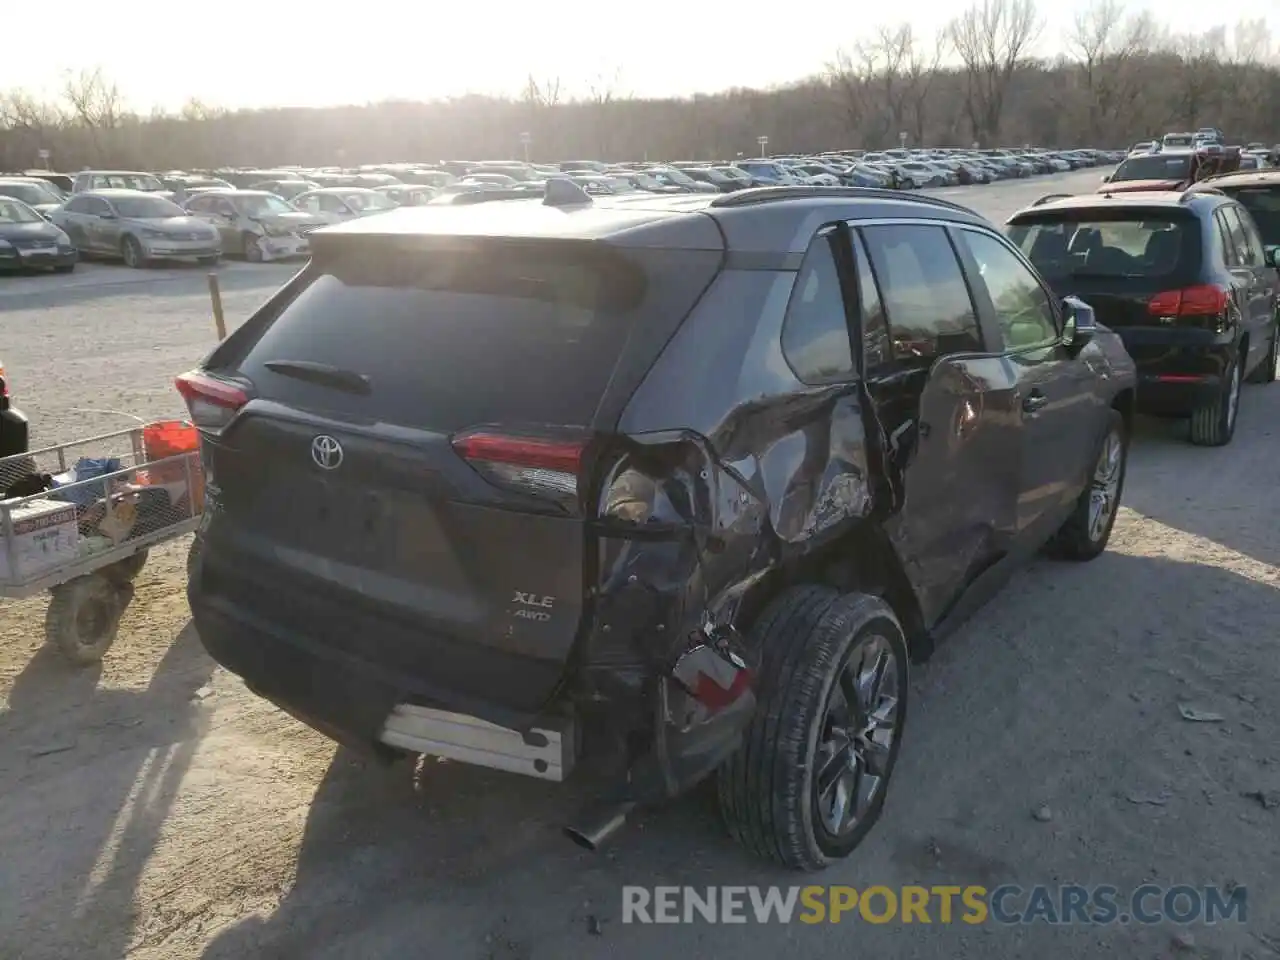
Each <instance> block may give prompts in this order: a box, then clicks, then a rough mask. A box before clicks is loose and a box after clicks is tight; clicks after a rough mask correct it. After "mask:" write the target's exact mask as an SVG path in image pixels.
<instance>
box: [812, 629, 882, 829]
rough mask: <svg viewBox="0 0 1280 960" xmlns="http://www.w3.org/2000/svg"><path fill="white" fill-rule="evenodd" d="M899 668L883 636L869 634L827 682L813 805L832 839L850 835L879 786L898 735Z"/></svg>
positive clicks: (879, 788) (876, 795) (878, 791)
mask: <svg viewBox="0 0 1280 960" xmlns="http://www.w3.org/2000/svg"><path fill="white" fill-rule="evenodd" d="M900 676H901V674H900V672H899V669H898V663H897V659H896V657H895V656H894V653H893V648H892V647H891V646H890V644H889V641H888V639H887V638H885V637H882V636H878V635H876V634H869V635H867V636H866V637H865V638H863V640H862V642H861V643H859V644H857V645H856V646H854V647H853V648H852V650H851V651H850V652H849V656H848V659H846V661H845V663H844V665H843V666H842V667H841V669H840V672H839V674H838V675H837V677H836V682H835V683H834V684H833V685H832V688H831V693H830V696H829V698H828V701H827V708H826V713H825V715H824V718H823V722H822V728H821V731H820V733H819V743H818V748H817V753H816V756H815V758H814V765H813V767H814V771H813V777H814V789H813V797H814V803H815V804H816V806H817V814H818V819H819V821H820V822H821V824H822V827H823V829H824V830H825V831H826V832H827V833H828V834H829V835H831V836H833V837H844V836H847V835H848V834H850V833H852V832H853V831H854V830H855V829H856V828H857V826H858V824H859V823H860V822H861V820H862V818H863V817H864V816H865V815H866V814H867V812H868V811H869V810H871V808H872V805H873V804H874V803H875V801H876V800H877V799H878V798H879V795H880V793H881V792H882V791H883V790H884V787H885V783H886V781H887V779H888V777H887V774H888V772H889V758H890V757H891V755H892V750H893V744H894V740H895V739H896V738H897V735H898V724H899V716H898V714H899V710H898V705H899V701H900V695H901V690H900V687H899V683H900Z"/></svg>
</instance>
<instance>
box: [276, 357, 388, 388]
mask: <svg viewBox="0 0 1280 960" xmlns="http://www.w3.org/2000/svg"><path fill="white" fill-rule="evenodd" d="M263 366H264V367H266V368H267V369H268V370H270V371H271V372H272V373H278V374H280V375H281V376H282V377H294V378H295V379H297V380H306V381H307V382H308V383H316V384H319V385H321V386H324V387H333V388H334V389H336V390H344V391H346V392H347V393H358V394H361V395H368V394H369V393H370V392H372V389H373V388H372V385H371V383H370V381H369V378H368V377H367V376H366V375H365V374H363V373H357V372H356V371H354V370H344V369H342V368H341V367H335V366H333V365H332V364H329V363H316V362H315V361H314V360H268V361H267V362H266V363H264V364H263Z"/></svg>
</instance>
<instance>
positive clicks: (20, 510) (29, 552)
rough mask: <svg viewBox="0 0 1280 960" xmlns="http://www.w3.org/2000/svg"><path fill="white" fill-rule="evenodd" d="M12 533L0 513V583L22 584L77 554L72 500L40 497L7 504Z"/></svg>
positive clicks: (78, 537) (77, 534)
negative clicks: (4, 524)
mask: <svg viewBox="0 0 1280 960" xmlns="http://www.w3.org/2000/svg"><path fill="white" fill-rule="evenodd" d="M7 513H8V515H9V516H10V517H11V518H12V520H13V535H12V537H11V538H6V537H5V530H4V527H3V526H2V524H3V515H0V583H9V584H22V583H26V582H28V581H30V580H33V579H35V578H36V577H38V576H40V575H41V574H44V573H48V572H49V571H50V570H54V569H56V568H57V567H60V566H64V565H66V564H68V563H72V562H74V561H75V560H76V559H77V558H78V557H79V550H80V531H79V530H78V529H77V527H76V507H75V504H73V503H63V502H62V501H60V500H50V499H47V498H44V497H40V498H37V499H34V500H25V501H23V502H21V503H18V504H15V505H13V506H11V507H9V508H8V510H7Z"/></svg>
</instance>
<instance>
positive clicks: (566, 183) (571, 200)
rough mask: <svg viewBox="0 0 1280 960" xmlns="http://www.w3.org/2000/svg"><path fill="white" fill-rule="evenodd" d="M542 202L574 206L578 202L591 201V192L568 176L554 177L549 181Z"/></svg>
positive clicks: (551, 204)
mask: <svg viewBox="0 0 1280 960" xmlns="http://www.w3.org/2000/svg"><path fill="white" fill-rule="evenodd" d="M542 202H543V204H544V205H545V206H548V207H572V206H576V205H578V204H583V203H591V202H592V200H591V194H589V193H587V191H586V190H584V189H583V188H582V186H581V185H580V184H579V183H577V182H575V181H573V180H570V179H568V178H567V177H552V178H551V179H550V180H548V181H547V188H546V192H545V193H544V194H543V195H542Z"/></svg>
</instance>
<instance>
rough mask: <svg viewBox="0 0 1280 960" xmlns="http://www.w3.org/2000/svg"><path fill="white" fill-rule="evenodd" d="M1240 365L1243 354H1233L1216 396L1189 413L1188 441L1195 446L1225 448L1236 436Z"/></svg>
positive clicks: (1238, 410) (1241, 364)
mask: <svg viewBox="0 0 1280 960" xmlns="http://www.w3.org/2000/svg"><path fill="white" fill-rule="evenodd" d="M1243 366H1244V364H1243V355H1241V356H1238V357H1236V359H1235V360H1234V362H1232V364H1231V369H1230V370H1228V371H1227V376H1226V382H1225V383H1224V384H1223V387H1222V389H1221V390H1219V391H1218V395H1217V396H1216V397H1214V399H1213V400H1211V401H1210V402H1208V403H1206V404H1202V405H1201V406H1199V407H1197V408H1196V409H1195V410H1193V411H1192V412H1191V442H1192V443H1194V444H1195V445H1196V446H1199V447H1225V446H1226V445H1227V444H1228V443H1230V442H1231V438H1232V437H1233V436H1235V432H1236V418H1237V415H1238V414H1239V412H1240V380H1241V371H1242V369H1243Z"/></svg>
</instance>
